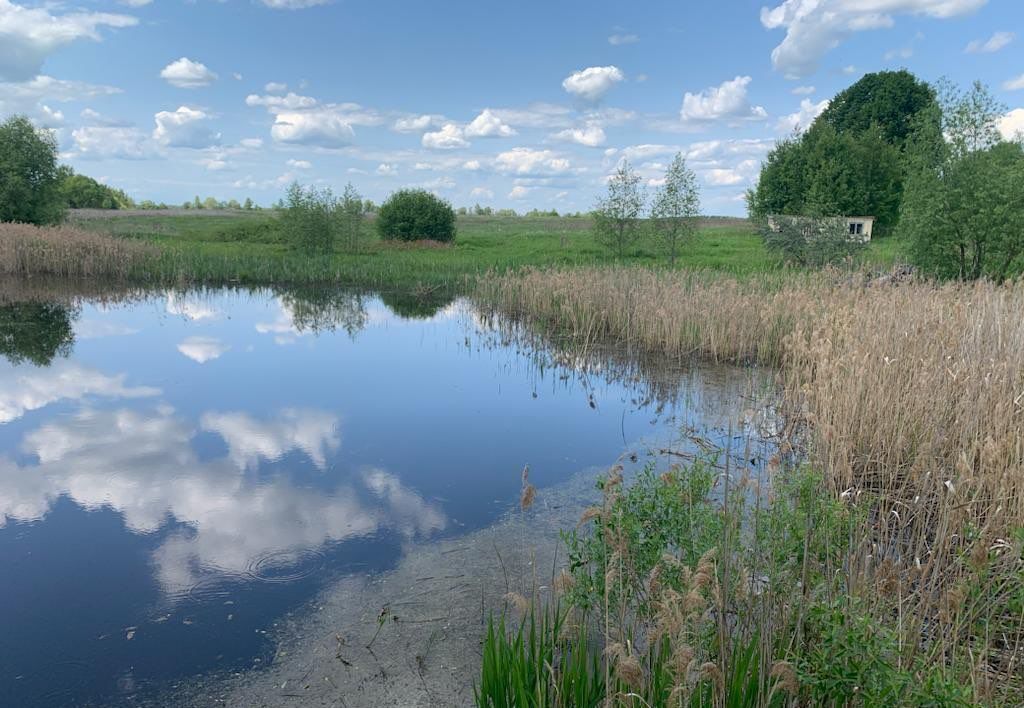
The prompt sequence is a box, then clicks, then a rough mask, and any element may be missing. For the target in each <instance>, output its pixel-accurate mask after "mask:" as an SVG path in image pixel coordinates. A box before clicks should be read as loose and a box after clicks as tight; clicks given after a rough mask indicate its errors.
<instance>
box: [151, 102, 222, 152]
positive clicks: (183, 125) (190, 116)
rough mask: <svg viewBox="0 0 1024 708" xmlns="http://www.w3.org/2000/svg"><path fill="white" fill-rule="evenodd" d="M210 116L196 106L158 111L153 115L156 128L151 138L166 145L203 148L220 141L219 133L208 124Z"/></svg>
mask: <svg viewBox="0 0 1024 708" xmlns="http://www.w3.org/2000/svg"><path fill="white" fill-rule="evenodd" d="M211 118H212V116H210V115H209V114H208V113H206V112H205V111H202V110H200V109H198V108H190V107H189V106H179V107H178V110H176V111H160V112H159V113H157V114H156V115H154V116H153V120H154V121H155V122H156V128H155V129H154V130H153V140H155V141H157V142H158V143H160V144H161V145H166V146H167V147H184V148H204V147H209V146H211V145H216V144H218V143H219V142H220V133H215V132H214V131H213V130H212V129H211V128H210V127H209V125H208V121H209V120H210V119H211Z"/></svg>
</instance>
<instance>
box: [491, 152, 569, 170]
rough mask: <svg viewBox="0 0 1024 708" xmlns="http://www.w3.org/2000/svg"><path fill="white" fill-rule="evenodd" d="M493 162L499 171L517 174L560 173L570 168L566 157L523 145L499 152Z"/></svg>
mask: <svg viewBox="0 0 1024 708" xmlns="http://www.w3.org/2000/svg"><path fill="white" fill-rule="evenodd" d="M494 163H495V166H496V167H497V169H498V171H499V172H503V173H506V174H517V175H531V174H533V175H536V174H562V173H565V172H568V171H569V169H570V168H571V165H570V163H569V161H568V160H567V159H565V158H563V157H559V156H558V155H557V154H556V153H554V152H553V151H551V150H535V149H533V148H525V147H517V148H513V149H511V150H507V151H505V152H502V153H499V154H498V156H497V157H496V158H495V159H494Z"/></svg>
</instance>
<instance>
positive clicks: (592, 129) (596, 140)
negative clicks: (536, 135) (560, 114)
mask: <svg viewBox="0 0 1024 708" xmlns="http://www.w3.org/2000/svg"><path fill="white" fill-rule="evenodd" d="M551 137H552V138H554V139H555V140H564V141H566V142H570V143H577V144H579V145H585V146H586V147H600V146H601V145H604V143H605V140H606V136H605V134H604V130H603V129H602V128H601V126H599V125H587V126H584V127H582V128H566V129H565V130H562V131H559V132H557V133H555V134H554V135H552V136H551Z"/></svg>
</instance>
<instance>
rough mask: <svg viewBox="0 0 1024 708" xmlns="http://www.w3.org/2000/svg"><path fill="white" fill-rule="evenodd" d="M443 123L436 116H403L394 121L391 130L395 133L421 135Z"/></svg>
mask: <svg viewBox="0 0 1024 708" xmlns="http://www.w3.org/2000/svg"><path fill="white" fill-rule="evenodd" d="M443 123H444V119H443V118H442V117H441V116H437V115H420V116H405V117H404V118H398V119H397V120H395V122H394V123H393V124H392V125H391V129H392V130H394V131H395V132H396V133H422V132H423V131H424V130H428V129H429V128H434V127H437V126H439V125H442V124H443Z"/></svg>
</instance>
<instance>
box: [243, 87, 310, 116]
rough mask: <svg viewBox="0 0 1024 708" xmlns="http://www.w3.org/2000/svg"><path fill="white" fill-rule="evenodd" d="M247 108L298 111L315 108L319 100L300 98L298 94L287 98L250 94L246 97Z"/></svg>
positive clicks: (289, 93)
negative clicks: (256, 107)
mask: <svg viewBox="0 0 1024 708" xmlns="http://www.w3.org/2000/svg"><path fill="white" fill-rule="evenodd" d="M245 105H247V106H263V107H264V108H266V109H268V110H270V111H271V112H273V111H297V110H299V109H302V108H313V107H314V106H316V105H317V100H316V99H315V98H312V97H310V96H300V95H299V94H297V93H292V92H288V94H287V95H285V96H259V95H257V94H250V95H248V96H246V97H245Z"/></svg>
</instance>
